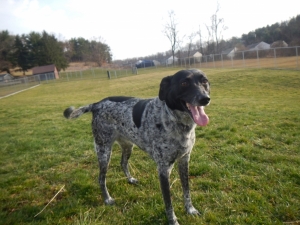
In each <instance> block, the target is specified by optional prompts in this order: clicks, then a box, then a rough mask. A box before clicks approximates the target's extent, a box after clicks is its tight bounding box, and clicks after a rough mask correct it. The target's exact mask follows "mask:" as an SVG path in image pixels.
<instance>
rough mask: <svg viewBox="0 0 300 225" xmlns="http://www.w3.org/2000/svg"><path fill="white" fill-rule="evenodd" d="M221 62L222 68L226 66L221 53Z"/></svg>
mask: <svg viewBox="0 0 300 225" xmlns="http://www.w3.org/2000/svg"><path fill="white" fill-rule="evenodd" d="M221 62H222V68H224V64H223V54H221Z"/></svg>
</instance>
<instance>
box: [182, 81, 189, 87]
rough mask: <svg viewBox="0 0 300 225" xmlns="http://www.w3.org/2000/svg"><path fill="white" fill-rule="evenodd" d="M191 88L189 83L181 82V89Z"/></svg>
mask: <svg viewBox="0 0 300 225" xmlns="http://www.w3.org/2000/svg"><path fill="white" fill-rule="evenodd" d="M187 86H189V83H188V82H187V81H183V82H181V87H187Z"/></svg>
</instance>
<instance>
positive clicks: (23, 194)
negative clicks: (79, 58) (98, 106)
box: [0, 69, 300, 225]
mask: <svg viewBox="0 0 300 225" xmlns="http://www.w3.org/2000/svg"><path fill="white" fill-rule="evenodd" d="M176 71H177V70H175V69H173V70H169V71H167V70H163V71H159V70H156V71H152V73H148V74H144V75H136V76H132V75H130V76H127V77H123V78H118V79H112V80H101V79H99V80H97V79H92V80H80V81H73V82H57V83H49V84H42V85H40V86H39V87H36V88H34V89H31V90H28V91H25V92H22V93H19V94H17V95H14V96H11V97H7V98H4V99H1V100H0V105H1V107H0V132H1V135H0V149H1V158H0V183H1V186H0V202H1V204H0V224H78V225H79V224H112V225H115V224H118V225H119V224H121V225H122V224H128V225H129V224H145V225H153V224H167V219H166V217H165V212H164V205H163V200H162V197H161V193H160V187H159V181H158V178H157V171H156V166H155V164H154V162H153V161H151V160H150V159H149V157H148V156H147V155H146V154H145V153H144V152H142V151H140V150H139V149H138V148H135V149H134V152H133V155H132V158H131V160H130V168H131V171H132V174H133V175H134V176H135V177H136V178H137V179H139V184H138V185H130V184H128V183H127V180H126V178H125V176H124V174H123V172H122V171H121V168H120V165H119V164H120V157H121V152H120V149H119V147H118V146H117V145H115V146H114V151H113V155H112V160H111V163H110V169H109V172H108V181H107V185H108V189H109V190H110V193H111V195H112V197H114V198H115V199H116V205H115V206H113V207H108V206H105V205H104V204H103V201H102V199H101V196H100V190H99V186H98V182H97V179H98V178H97V177H98V165H97V160H96V156H95V153H94V150H93V138H92V133H91V127H90V120H91V115H90V114H89V115H84V116H82V117H80V118H78V119H77V120H72V121H70V120H66V119H64V118H63V116H62V112H63V110H64V109H65V108H66V107H68V106H70V105H74V106H76V107H78V106H81V105H85V104H88V103H92V102H96V101H99V100H100V99H102V98H104V97H106V96H109V95H129V96H130V95H131V96H139V97H144V98H146V97H152V96H156V95H157V93H158V86H159V83H160V80H161V79H162V78H163V77H164V76H166V75H171V74H174V72H176ZM204 72H206V74H207V75H208V77H209V79H210V82H211V91H212V92H211V98H212V102H211V104H210V106H208V107H207V108H206V113H207V114H208V115H209V117H210V124H209V125H208V126H207V127H204V128H200V127H198V128H197V130H196V136H197V140H196V144H195V146H194V150H193V153H192V156H191V161H190V183H191V193H192V198H193V202H194V206H195V207H196V208H197V209H198V210H199V211H200V212H201V214H202V215H201V216H199V217H193V216H189V215H186V213H185V211H184V207H183V201H182V191H181V186H180V182H179V176H178V174H177V169H176V167H174V170H173V173H172V175H171V183H172V186H171V192H172V199H173V204H174V208H175V212H176V215H177V217H178V219H179V222H180V223H181V224H186V225H188V224H224V225H227V224H300V147H299V146H300V101H299V100H300V97H299V96H300V77H299V76H300V74H299V71H289V70H265V69H261V70H258V69H223V70H222V69H217V70H214V69H205V70H204ZM56 194H57V195H56ZM55 195H56V196H55ZM54 196H55V198H54V199H53V200H52V201H51V203H50V204H49V205H48V206H47V207H46V209H45V210H44V211H43V212H41V213H40V214H39V215H37V216H36V217H35V215H36V214H38V213H39V212H40V211H41V210H42V209H43V208H44V207H45V206H46V205H47V203H49V201H50V200H51V199H52V198H53V197H54Z"/></svg>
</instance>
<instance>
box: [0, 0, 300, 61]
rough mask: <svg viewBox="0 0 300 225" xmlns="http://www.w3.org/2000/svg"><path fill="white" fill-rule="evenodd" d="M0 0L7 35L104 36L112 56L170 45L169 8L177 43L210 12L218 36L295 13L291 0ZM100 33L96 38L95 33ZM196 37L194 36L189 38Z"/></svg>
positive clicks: (244, 31) (1, 27)
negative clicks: (217, 22)
mask: <svg viewBox="0 0 300 225" xmlns="http://www.w3.org/2000/svg"><path fill="white" fill-rule="evenodd" d="M275 2H276V1H274V0H272V1H271V0H251V1H241V0H219V1H217V0H182V1H176V0H149V1H147V0H146V1H145V0H144V1H143V0H142V1H141V0H0V15H1V17H0V18H1V19H0V31H1V30H8V31H9V32H10V33H11V34H13V35H17V34H19V35H21V34H28V33H30V32H31V31H35V32H42V31H43V30H45V31H46V32H48V33H51V34H55V36H56V37H57V38H58V39H59V40H61V41H63V40H69V39H71V38H78V37H83V38H85V39H88V40H92V39H97V40H102V41H103V42H105V43H106V44H107V45H108V46H109V47H110V48H111V51H112V54H113V59H114V60H117V59H126V58H134V57H137V58H138V57H143V56H147V55H152V54H156V53H157V52H165V51H167V50H170V49H171V44H170V41H169V40H168V39H167V37H166V36H165V35H164V34H163V30H164V27H165V25H166V24H167V23H168V22H169V17H168V16H169V12H170V11H174V13H175V18H176V22H177V24H178V32H179V33H178V35H179V38H180V39H182V40H183V43H185V42H188V39H187V37H188V36H189V35H190V34H191V33H193V32H197V31H199V27H200V30H201V33H202V36H203V37H202V38H203V39H205V38H206V37H207V31H206V27H205V25H209V24H210V17H211V16H212V15H213V14H214V13H215V11H216V9H217V4H218V3H219V6H220V10H219V12H218V17H219V18H223V19H224V25H225V26H226V27H227V29H226V30H225V31H223V33H222V35H223V39H225V40H228V39H230V38H231V37H233V36H235V37H241V36H242V34H247V33H248V32H250V31H254V30H255V29H257V28H261V27H264V26H267V25H272V24H274V23H277V22H279V23H280V22H282V21H286V20H289V19H291V18H293V17H296V16H297V15H299V14H300V8H299V3H298V2H297V1H296V0H285V1H279V2H278V1H277V3H275ZM99 38H100V39H99ZM197 39H199V38H198V37H197V36H196V38H195V39H194V41H197Z"/></svg>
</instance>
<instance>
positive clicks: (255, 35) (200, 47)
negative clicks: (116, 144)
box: [119, 5, 300, 63]
mask: <svg viewBox="0 0 300 225" xmlns="http://www.w3.org/2000/svg"><path fill="white" fill-rule="evenodd" d="M218 12H219V5H218V7H217V9H216V11H215V13H214V14H213V15H212V16H211V18H210V21H211V22H210V23H209V24H204V26H202V27H203V28H202V27H201V26H199V29H198V31H194V32H192V33H191V34H188V35H186V36H183V37H180V35H179V30H178V26H177V24H178V22H177V21H176V17H175V13H174V12H173V11H171V12H169V21H168V22H167V23H166V25H165V27H164V30H163V34H164V35H165V36H166V37H167V38H168V40H169V43H170V45H169V46H170V50H169V51H166V52H158V53H156V54H152V55H148V56H144V57H140V58H139V59H149V60H158V61H161V62H162V61H163V60H165V59H166V58H167V57H170V56H173V57H174V56H175V55H176V56H177V57H180V58H181V57H189V56H191V53H192V52H193V51H199V52H200V53H202V54H203V55H211V54H221V53H222V51H224V50H226V49H230V48H234V47H237V48H238V49H239V50H246V47H247V46H248V45H251V44H254V43H259V42H261V41H264V42H266V43H269V44H272V43H273V42H275V41H285V42H286V43H287V44H288V45H289V46H300V15H297V16H296V17H293V18H291V19H290V20H288V21H283V22H280V23H279V22H278V23H275V24H272V25H271V26H269V25H268V26H266V27H261V28H257V29H255V30H254V31H250V32H248V34H242V35H241V37H232V38H230V39H229V40H224V39H223V36H222V32H223V31H225V30H226V29H227V26H226V25H225V22H224V19H223V18H219V17H218ZM203 30H204V31H206V34H207V35H203V33H204V31H203ZM182 43H186V44H185V45H183V44H182ZM136 60H137V58H130V59H126V60H124V61H126V62H131V63H134V62H135V61H136ZM124 61H123V62H124ZM119 63H122V61H120V62H119Z"/></svg>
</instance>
